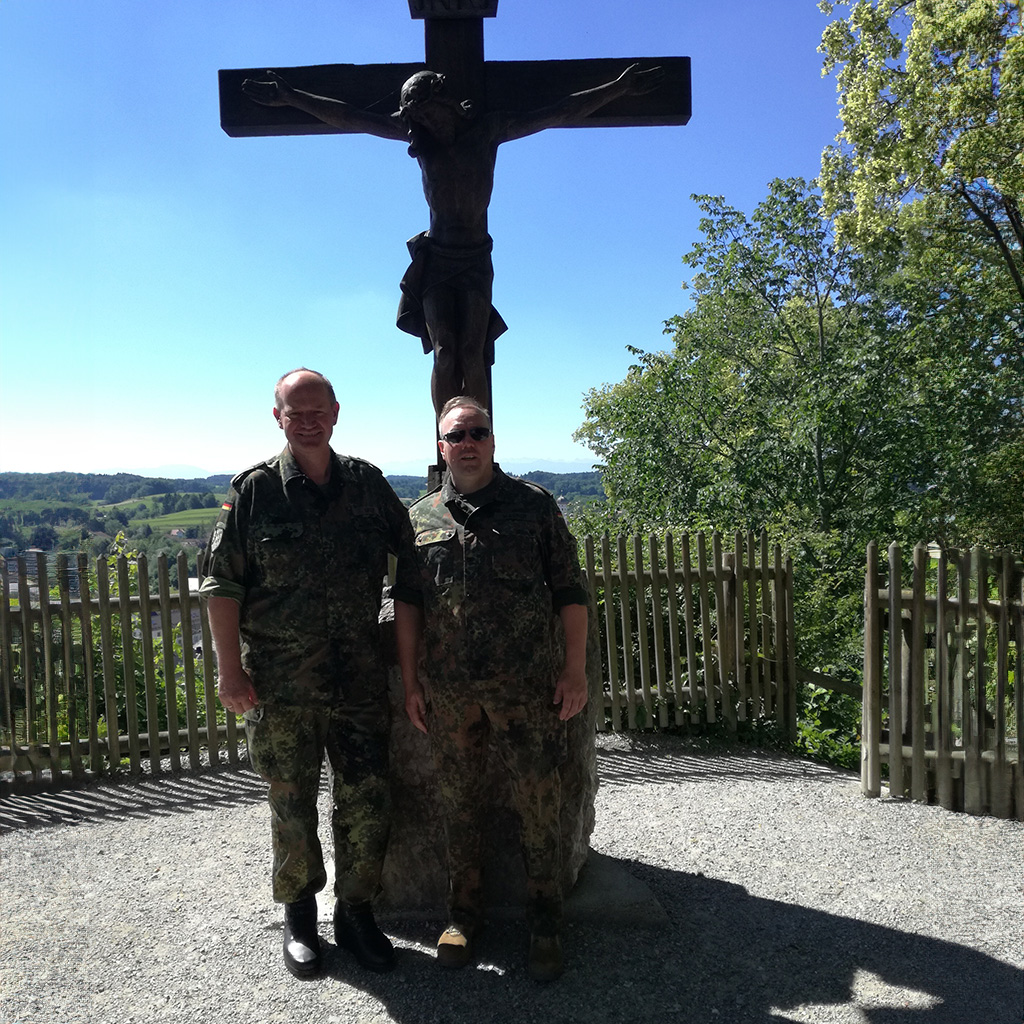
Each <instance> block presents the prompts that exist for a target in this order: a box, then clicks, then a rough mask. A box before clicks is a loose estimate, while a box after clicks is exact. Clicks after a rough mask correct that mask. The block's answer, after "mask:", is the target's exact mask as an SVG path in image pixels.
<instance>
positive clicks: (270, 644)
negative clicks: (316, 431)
mask: <svg viewBox="0 0 1024 1024" xmlns="http://www.w3.org/2000/svg"><path fill="white" fill-rule="evenodd" d="M389 553H391V554H395V555H397V556H398V569H397V579H396V584H395V588H394V591H393V593H394V596H395V597H397V598H399V599H401V600H409V601H410V602H412V603H418V602H419V600H420V598H419V580H418V575H417V573H416V568H415V557H414V555H413V553H412V532H411V529H410V526H409V519H408V513H407V511H406V509H405V506H404V505H403V504H402V502H401V500H400V499H399V498H398V497H397V496H396V495H395V493H394V491H393V490H392V489H391V487H390V485H389V484H388V483H387V481H386V480H385V479H384V477H383V475H382V474H381V472H380V471H379V470H378V469H377V468H376V467H375V466H372V465H370V464H369V463H367V462H363V461H362V460H360V459H354V458H350V457H346V456H338V455H336V454H334V453H333V452H332V453H331V473H330V477H329V479H328V482H327V484H326V485H324V486H323V487H322V488H321V487H319V486H317V485H316V484H314V483H313V482H312V481H310V480H309V479H308V478H307V477H306V476H305V475H304V474H303V473H302V471H301V469H299V466H298V464H297V463H296V462H295V460H294V458H293V457H292V456H291V454H290V452H289V451H288V450H287V449H285V451H284V452H282V453H281V454H280V455H278V456H275V457H274V458H272V459H268V460H267V461H266V462H263V463H260V464H259V465H257V466H254V467H252V468H251V469H249V470H246V471H245V472H243V473H241V474H239V475H238V476H237V477H235V478H234V480H232V482H231V489H230V491H229V493H228V497H227V500H226V501H225V503H224V506H223V510H222V512H221V515H220V518H219V519H218V521H217V524H216V526H215V527H214V531H213V536H212V537H211V540H210V545H209V556H208V559H207V563H206V572H207V577H206V579H204V582H203V584H202V587H201V593H202V594H203V595H204V596H206V597H209V596H219V597H230V598H233V599H235V600H236V601H238V602H239V604H240V606H241V608H240V623H239V631H240V634H241V638H242V642H243V643H242V662H243V665H244V666H245V668H246V671H247V672H248V673H249V675H250V677H251V679H252V682H253V686H254V688H255V690H256V693H257V696H258V697H259V698H260V701H261V702H268V701H269V702H272V703H274V702H277V703H285V704H313V705H322V704H323V705H326V704H336V703H339V702H341V701H343V700H362V699H366V698H368V697H372V696H376V695H379V694H380V693H382V692H383V691H384V688H385V685H386V675H385V665H384V659H383V654H382V645H381V634H380V626H379V623H378V618H379V613H380V606H381V598H382V590H383V586H384V581H385V576H386V574H387V570H388V555H389Z"/></svg>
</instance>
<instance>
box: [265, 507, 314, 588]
mask: <svg viewBox="0 0 1024 1024" xmlns="http://www.w3.org/2000/svg"><path fill="white" fill-rule="evenodd" d="M304 532H305V531H304V529H303V525H302V523H294V522H289V523H261V524H260V525H259V526H258V527H257V529H256V531H255V537H256V559H257V561H258V563H259V565H260V568H261V569H262V571H263V577H264V581H265V582H266V583H269V584H275V583H289V582H294V580H295V574H296V571H297V570H298V569H299V567H300V561H301V555H302V541H303V534H304Z"/></svg>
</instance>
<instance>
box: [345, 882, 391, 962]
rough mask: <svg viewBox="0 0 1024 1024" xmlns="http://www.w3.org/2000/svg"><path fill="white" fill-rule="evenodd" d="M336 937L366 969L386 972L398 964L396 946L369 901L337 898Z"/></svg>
mask: <svg viewBox="0 0 1024 1024" xmlns="http://www.w3.org/2000/svg"><path fill="white" fill-rule="evenodd" d="M334 941H335V942H336V943H337V944H338V945H339V946H340V947H341V948H342V949H347V950H348V951H349V952H350V953H351V954H352V955H353V956H354V957H355V958H356V959H357V960H358V961H359V962H360V963H361V964H362V965H363V967H365V968H366V969H367V970H370V971H377V972H378V973H383V972H384V971H390V970H391V968H392V967H394V966H395V948H394V946H392V945H391V940H390V939H389V938H388V937H387V936H386V935H385V934H384V933H383V932H382V931H381V930H380V929H379V928H378V927H377V922H376V921H374V919H373V908H372V907H371V906H370V904H369V903H355V904H352V903H342V902H341V900H338V902H337V903H336V904H335V907H334Z"/></svg>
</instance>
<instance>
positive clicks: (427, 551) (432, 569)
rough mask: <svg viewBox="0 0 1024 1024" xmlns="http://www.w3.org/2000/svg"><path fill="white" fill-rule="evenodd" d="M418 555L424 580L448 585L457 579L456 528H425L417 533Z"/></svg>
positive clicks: (457, 552)
mask: <svg viewBox="0 0 1024 1024" xmlns="http://www.w3.org/2000/svg"><path fill="white" fill-rule="evenodd" d="M416 555H417V558H418V559H419V563H420V570H421V572H422V574H423V579H424V582H426V583H429V584H433V585H434V586H435V587H446V586H448V585H449V584H451V583H453V582H454V581H455V578H456V575H457V568H458V564H459V551H458V541H457V540H456V537H455V530H454V529H445V528H442V529H437V530H423V531H422V532H420V533H418V534H417V535H416Z"/></svg>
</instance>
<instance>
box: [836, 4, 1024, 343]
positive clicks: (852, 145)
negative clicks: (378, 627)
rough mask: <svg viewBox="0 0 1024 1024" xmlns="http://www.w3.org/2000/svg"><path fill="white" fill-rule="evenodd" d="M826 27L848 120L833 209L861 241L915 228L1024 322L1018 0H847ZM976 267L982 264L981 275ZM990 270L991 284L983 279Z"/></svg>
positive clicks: (1023, 88)
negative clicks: (993, 290) (999, 293)
mask: <svg viewBox="0 0 1024 1024" xmlns="http://www.w3.org/2000/svg"><path fill="white" fill-rule="evenodd" d="M818 6H819V7H820V8H821V10H822V11H823V12H824V13H826V14H829V15H831V14H833V13H834V11H835V10H836V8H840V7H842V8H846V9H847V10H848V14H847V17H846V18H845V19H843V18H839V19H837V20H836V21H833V22H832V23H831V24H830V25H829V26H828V27H827V28H826V30H825V33H824V35H823V37H822V44H821V47H820V50H821V51H822V52H823V53H824V54H825V66H824V70H825V73H826V74H828V73H835V74H836V87H837V90H838V93H839V107H840V117H841V119H842V122H843V127H842V130H841V132H840V133H839V135H838V136H837V142H838V145H836V146H833V147H830V148H829V149H827V150H826V151H825V153H824V156H823V185H824V190H825V200H826V207H827V208H828V209H829V210H830V211H833V212H840V211H841V210H842V209H843V208H844V207H845V206H846V202H847V197H852V206H851V207H850V208H849V210H848V212H845V213H842V214H841V216H840V221H839V226H840V233H849V234H851V235H852V236H855V237H856V238H858V239H859V241H860V242H861V244H862V245H875V244H879V243H882V244H886V236H889V239H888V241H889V244H891V243H892V242H893V241H894V240H897V239H898V238H899V236H904V237H905V238H909V237H913V236H918V237H921V238H923V239H924V241H925V244H926V245H928V247H929V248H931V249H932V251H933V255H935V256H936V257H937V258H939V259H941V260H943V261H944V262H946V263H947V264H949V265H950V267H951V268H952V269H953V273H952V274H951V275H950V276H947V278H946V283H947V286H950V288H951V290H954V289H955V288H956V287H957V286H959V285H967V286H968V287H969V289H970V290H974V288H975V287H976V286H977V284H978V282H979V277H980V278H981V280H982V282H983V283H984V284H985V286H986V287H987V288H996V289H1000V290H1002V291H1003V294H1004V296H1005V299H1004V313H1010V311H1011V308H1012V307H1013V306H1014V305H1015V306H1016V313H1015V314H1011V318H1012V319H1014V321H1015V325H1016V329H1017V330H1018V331H1021V330H1024V320H1022V318H1021V309H1022V306H1024V226H1022V220H1021V206H1022V202H1024V159H1022V157H1021V154H1022V153H1024V114H1022V111H1024V40H1022V37H1021V12H1020V5H1019V3H1018V2H1017V0H909V2H908V0H851V2H845V3H831V2H827V0H822V2H820V3H819V5H818ZM979 272H980V274H979ZM986 277H987V278H990V280H988V281H985V280H984V278H986Z"/></svg>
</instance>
